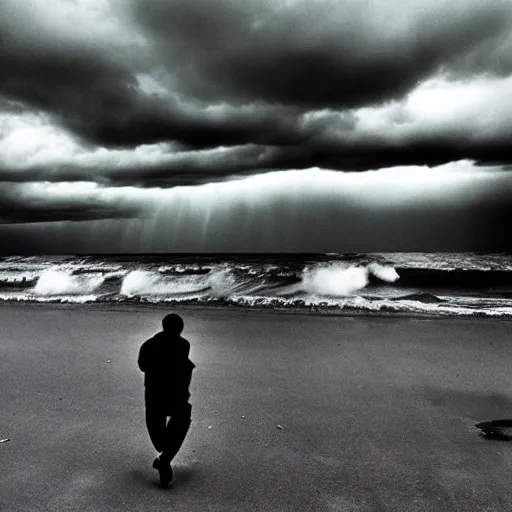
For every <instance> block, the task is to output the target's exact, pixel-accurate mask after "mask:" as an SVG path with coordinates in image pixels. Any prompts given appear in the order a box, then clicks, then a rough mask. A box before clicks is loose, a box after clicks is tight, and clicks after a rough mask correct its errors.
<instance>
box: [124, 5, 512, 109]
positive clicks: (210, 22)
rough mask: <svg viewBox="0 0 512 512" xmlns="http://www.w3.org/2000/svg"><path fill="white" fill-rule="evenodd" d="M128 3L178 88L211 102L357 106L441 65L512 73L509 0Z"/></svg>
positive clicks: (395, 92)
mask: <svg viewBox="0 0 512 512" xmlns="http://www.w3.org/2000/svg"><path fill="white" fill-rule="evenodd" d="M132 5H133V7H134V12H135V16H136V18H137V20H138V21H140V22H141V23H142V24H143V25H144V26H145V27H146V29H147V33H148V34H149V37H151V38H152V40H154V41H156V49H157V50H159V51H160V55H161V58H162V60H163V61H165V62H166V63H167V65H168V69H169V71H170V72H171V73H172V74H173V77H174V78H175V79H176V80H177V82H178V83H179V84H180V85H181V88H182V90H183V91H186V92H187V94H194V95H196V96H197V97H200V98H203V99H208V100H212V99H227V98H232V99H233V100H239V101H252V100H253V99H254V98H259V99H263V100H265V101H269V102H279V103H283V104H293V105H302V106H307V107H322V106H334V107H354V106H361V105H366V104H369V103H375V102H381V101H383V100H387V99H390V98H397V97H400V96H402V95H403V94H405V93H406V92H407V91H409V90H410V89H411V88H412V87H414V86H415V84H416V83H417V82H418V80H421V79H424V78H425V77H427V76H429V75H431V74H432V73H434V72H435V71H436V70H437V69H439V68H440V67H447V68H448V69H450V68H451V67H453V68H454V69H456V70H457V71H458V72H463V70H464V69H466V70H467V71H471V72H475V71H476V72H481V71H489V69H490V68H489V66H490V65H491V66H493V67H494V70H495V71H498V70H499V71H502V72H510V70H511V69H512V57H511V56H510V55H507V52H506V47H507V40H506V37H507V36H508V35H509V31H510V21H511V15H512V13H511V9H510V2H508V1H501V0H497V1H496V0H493V1H489V0H478V1H476V0H470V1H468V0H464V1H460V0H459V1H452V2H444V1H433V2H424V1H422V2H418V1H411V2H393V1H390V2H363V1H352V2H339V1H333V0H330V1H317V2H310V1H307V2H306V1H294V2H293V1H292V2H286V1H284V0H282V1H279V0H278V1H275V2H267V1H263V0H248V1H245V2H240V1H238V0H220V1H216V2H211V1H209V0H174V1H167V0H148V1H140V2H139V1H134V2H132ZM504 40H505V41H504ZM500 46H505V48H504V49H503V50H502V51H501V52H500V51H499V48H500ZM491 50H494V51H495V59H494V65H493V63H491V64H489V63H488V62H485V59H484V57H485V56H488V55H489V52H490V51H491Z"/></svg>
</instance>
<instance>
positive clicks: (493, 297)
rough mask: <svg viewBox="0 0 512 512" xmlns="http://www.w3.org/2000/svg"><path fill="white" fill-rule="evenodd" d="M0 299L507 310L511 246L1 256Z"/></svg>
mask: <svg viewBox="0 0 512 512" xmlns="http://www.w3.org/2000/svg"><path fill="white" fill-rule="evenodd" d="M0 301H5V302H58V303H102V304H112V303H115V304H122V303H137V304H170V305H172V304H174V305H176V304H193V305H197V306H204V307H208V306H214V305H215V306H224V307H246V308H271V309H286V308H290V309H300V310H304V311H305V312H308V311H309V312H322V311H325V312H334V313H336V312H349V313H350V312H353V313H356V312H357V313H363V314H364V313H368V314H370V313H372V312H385V313H389V314H394V313H395V314H399V313H401V314H403V313H411V314H414V313H416V314H418V313H421V314H429V315H438V316H471V315H474V316H489V317H510V316H512V255H511V254H494V253H493V254H483V253H457V254H454V253H371V254H370V253H350V254H349V253H343V254H335V253H329V254H158V255H150V254H149V255H88V256H83V255H80V256H72V255H66V256H28V257H27V256H8V257H2V258H0Z"/></svg>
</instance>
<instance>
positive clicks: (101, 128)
mask: <svg viewBox="0 0 512 512" xmlns="http://www.w3.org/2000/svg"><path fill="white" fill-rule="evenodd" d="M0 7H3V9H2V17H1V18H0V41H1V44H0V69H1V70H2V73H1V75H0V94H1V95H3V96H4V97H6V98H9V99H12V100H19V101H22V102H24V103H25V104H26V105H27V107H29V108H32V109H36V110H37V109H41V110H43V111H46V112H49V113H52V114H53V115H54V116H55V117H56V119H57V120H58V121H59V122H60V123H62V125H64V126H65V127H67V128H69V129H71V130H72V131H73V132H75V133H76V134H77V135H79V136H80V137H82V138H84V139H86V140H88V141H90V142H92V143H95V144H99V145H103V146H136V145H139V144H144V143H151V142H156V141H168V140H178V141H181V142H183V143H186V144H189V145H191V146H193V147H214V146H217V145H223V144H225V145H232V144H240V143H245V142H265V143H269V144H287V143H290V142H297V141H298V140H300V137H301V135H300V134H297V133H294V131H293V126H292V125H291V121H290V119H289V117H290V114H289V109H285V108H284V107H276V108H273V109H270V108H268V107H263V108H251V107H248V108H246V109H244V110H240V109H232V108H229V106H228V107H226V108H224V109H222V108H220V109H217V110H216V111H215V112H214V113H213V114H212V113H210V112H209V111H208V110H207V109H206V108H205V105H202V104H200V103H197V102H189V101H188V100H187V98H186V97H185V98H184V99H179V98H177V97H175V96H173V95H172V94H170V93H169V94H163V95H159V94H155V93H153V92H151V91H149V92H148V91H144V90H143V89H142V88H141V86H140V83H139V79H138V76H139V75H140V74H142V73H144V72H146V71H148V69H147V66H145V65H144V63H143V59H142V51H140V52H141V56H140V57H139V59H137V58H136V57H134V56H132V55H130V54H129V52H128V51H127V49H125V50H124V51H122V50H121V49H119V48H118V47H117V46H116V45H112V47H108V46H106V47H104V48H102V47H101V45H99V44H92V43H91V42H89V41H87V40H85V41H78V42H77V41H73V40H67V41H66V37H64V38H63V41H60V40H59V34H55V33H51V32H49V31H47V30H45V26H44V25H43V24H42V22H41V23H40V22H39V21H38V19H37V18H35V17H33V16H30V13H26V14H27V18H23V17H22V16H20V9H21V8H20V7H19V4H16V3H15V2H12V1H8V0H3V1H2V2H1V3H0ZM21 13H23V11H21ZM38 24H40V26H38ZM136 49H137V48H135V50H136ZM135 54H136V51H135Z"/></svg>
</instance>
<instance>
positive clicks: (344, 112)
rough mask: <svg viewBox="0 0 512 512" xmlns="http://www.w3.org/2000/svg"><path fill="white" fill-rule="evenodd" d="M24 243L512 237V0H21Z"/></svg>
mask: <svg viewBox="0 0 512 512" xmlns="http://www.w3.org/2000/svg"><path fill="white" fill-rule="evenodd" d="M0 12H1V16H0V237H1V239H2V241H3V242H2V248H1V249H0V250H1V251H2V252H4V253H43V252H44V253H57V252H58V253H62V252H65V253H74V252H82V253H83V252H94V253H97V252H180V251H186V252H196V251H207V252H210V251H221V252H234V251H241V252H255V251H264V252H289V251H301V252H317V251H320V252H330V251H336V252H343V251H404V250H405V251H407V250H413V251H505V250H512V242H511V241H510V235H509V228H508V226H509V225H510V222H511V214H512V172H511V171H512V100H511V98H512V0H407V1H406V0H273V1H270V0H215V1H212V0H110V1H109V0H45V1H43V0H24V1H23V2H20V1H19V0H0Z"/></svg>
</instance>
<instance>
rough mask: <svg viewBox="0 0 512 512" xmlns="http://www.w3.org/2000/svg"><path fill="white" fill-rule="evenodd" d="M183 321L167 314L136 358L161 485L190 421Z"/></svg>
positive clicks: (188, 365)
mask: <svg viewBox="0 0 512 512" xmlns="http://www.w3.org/2000/svg"><path fill="white" fill-rule="evenodd" d="M183 325H184V324H183V319H182V318H181V317H180V316H179V315H177V314H174V313H173V314H169V315H166V316H165V317H164V319H163V320H162V327H163V331H161V332H159V333H157V334H156V335H155V336H153V337H152V338H150V339H149V340H147V341H146V342H144V344H143V345H142V347H141V348H140V352H139V359H138V363H139V368H140V369H141V370H142V371H143V372H144V387H145V394H144V397H145V402H146V425H147V427H148V432H149V437H150V439H151V442H152V443H153V446H154V447H155V448H156V450H157V452H160V455H159V456H158V457H157V458H156V459H155V460H154V462H153V467H154V468H155V469H157V470H158V472H159V474H160V483H161V484H162V486H163V487H167V486H168V485H169V483H171V481H172V478H173V474H172V468H171V461H172V460H173V458H174V457H175V455H176V454H177V453H178V450H179V449H180V447H181V445H182V444H183V441H184V440H185V436H186V435H187V432H188V429H189V427H190V423H191V412H192V406H191V405H190V404H189V402H188V400H189V398H190V393H189V390H188V388H189V385H190V381H191V379H192V370H193V369H194V368H195V365H194V363H192V361H190V359H189V357H188V356H189V352H190V343H189V342H188V341H187V340H186V339H185V338H182V337H181V336H180V335H181V332H182V330H183Z"/></svg>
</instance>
